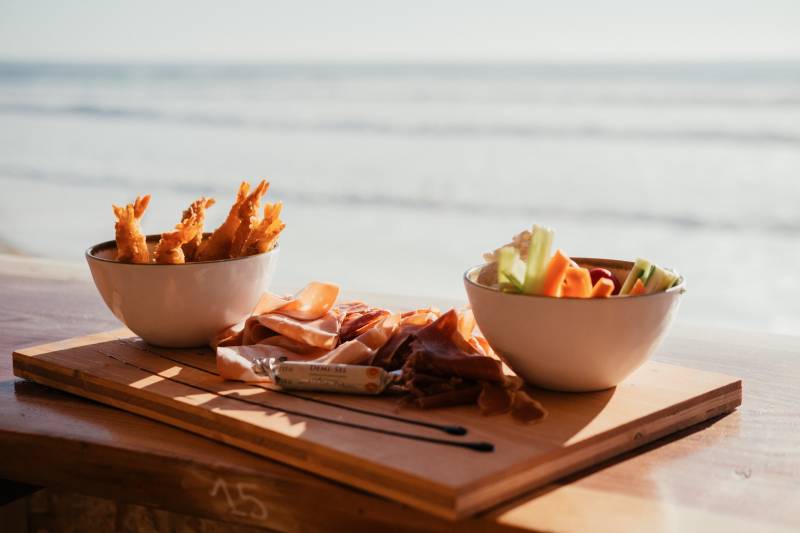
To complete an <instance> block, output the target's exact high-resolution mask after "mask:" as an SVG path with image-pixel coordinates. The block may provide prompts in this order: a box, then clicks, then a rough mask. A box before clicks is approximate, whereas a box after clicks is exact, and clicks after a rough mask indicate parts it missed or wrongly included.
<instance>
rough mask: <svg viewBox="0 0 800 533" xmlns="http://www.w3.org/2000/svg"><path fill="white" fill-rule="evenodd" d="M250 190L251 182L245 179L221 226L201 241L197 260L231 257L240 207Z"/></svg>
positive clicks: (196, 256) (196, 255)
mask: <svg viewBox="0 0 800 533" xmlns="http://www.w3.org/2000/svg"><path fill="white" fill-rule="evenodd" d="M249 191H250V184H248V183H247V182H246V181H243V182H242V183H241V185H239V191H238V192H237V193H236V201H235V202H234V203H233V206H231V210H230V211H229V212H228V217H227V218H226V219H225V222H223V223H222V225H221V226H220V227H218V228H217V229H215V230H214V233H212V234H211V236H209V237H208V239H206V240H204V241H202V242H201V243H200V247H199V248H198V250H197V254H195V261H213V260H215V259H227V258H228V257H230V251H231V243H232V242H233V237H234V235H235V234H236V230H237V228H238V227H239V223H240V222H239V208H240V207H241V206H242V204H243V203H244V201H245V200H246V199H247V193H248V192H249Z"/></svg>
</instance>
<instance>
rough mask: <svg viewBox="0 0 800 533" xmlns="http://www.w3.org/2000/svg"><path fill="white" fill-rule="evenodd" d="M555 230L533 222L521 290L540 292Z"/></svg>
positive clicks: (531, 292) (530, 292)
mask: <svg viewBox="0 0 800 533" xmlns="http://www.w3.org/2000/svg"><path fill="white" fill-rule="evenodd" d="M554 234H555V232H554V231H553V230H552V229H550V228H545V227H544V226H540V225H538V224H534V226H533V232H532V233H531V244H530V247H529V248H528V265H527V268H526V270H525V283H524V285H523V292H525V293H527V294H541V292H542V285H543V284H544V274H545V270H546V269H547V262H548V261H549V260H550V248H551V247H552V246H553V236H554Z"/></svg>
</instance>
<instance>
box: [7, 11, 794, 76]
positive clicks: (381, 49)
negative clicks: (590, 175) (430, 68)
mask: <svg viewBox="0 0 800 533" xmlns="http://www.w3.org/2000/svg"><path fill="white" fill-rule="evenodd" d="M0 59H6V60H71V61H93V60H100V61H114V60H132V61H183V60H185V61H206V60H207V61H225V60H245V61H298V60H300V61H359V60H367V61H370V60H400V61H426V60H427V61H441V60H444V61H447V60H454V61H484V60H489V61H620V60H634V61H664V60H666V61H685V60H697V61H707V60H711V61H717V60H723V61H740V60H745V61H749V60H763V59H770V60H797V59H800V0H747V1H741V0H669V1H664V0H658V1H655V0H650V1H647V0H602V1H599V0H585V1H580V2H579V1H575V0H561V1H553V0H549V1H540V0H527V1H505V0H495V1H485V0H481V1H474V0H460V1H453V0H439V1H436V0H427V1H420V0H402V1H400V0H398V1H394V2H388V1H383V0H336V1H309V0H295V1H267V0H261V1H207V0H193V1H186V0H172V1H159V2H156V1H152V0H140V1H130V2H121V1H113V0H81V1H79V2H68V1H63V0H58V1H45V0H23V1H19V0H0Z"/></svg>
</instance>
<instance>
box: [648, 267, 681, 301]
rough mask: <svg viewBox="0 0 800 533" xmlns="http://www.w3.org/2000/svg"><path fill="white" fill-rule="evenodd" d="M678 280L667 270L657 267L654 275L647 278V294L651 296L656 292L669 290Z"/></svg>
mask: <svg viewBox="0 0 800 533" xmlns="http://www.w3.org/2000/svg"><path fill="white" fill-rule="evenodd" d="M677 279H678V276H676V275H675V274H673V273H672V272H670V271H669V270H665V269H663V268H661V267H660V266H656V267H655V270H654V271H653V273H652V274H651V275H650V277H649V278H647V283H646V284H645V287H644V289H645V290H644V292H645V294H651V293H654V292H661V291H665V290H667V289H669V288H670V287H672V285H673V284H674V283H675V281H676V280H677Z"/></svg>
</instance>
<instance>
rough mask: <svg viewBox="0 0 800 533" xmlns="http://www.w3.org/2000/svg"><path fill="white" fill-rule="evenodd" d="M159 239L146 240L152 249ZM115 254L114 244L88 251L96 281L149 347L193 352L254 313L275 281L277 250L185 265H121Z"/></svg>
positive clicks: (105, 297) (109, 302)
mask: <svg viewBox="0 0 800 533" xmlns="http://www.w3.org/2000/svg"><path fill="white" fill-rule="evenodd" d="M158 238H159V236H158V235H150V236H148V237H147V241H148V245H149V246H150V247H151V250H152V247H153V246H154V245H155V243H156V242H157V241H158ZM115 256H116V243H115V242H114V241H109V242H104V243H101V244H98V245H96V246H92V247H91V248H89V249H88V250H86V261H87V262H88V263H89V270H91V272H92V278H94V283H95V285H97V290H99V291H100V295H101V296H102V297H103V300H104V301H105V302H106V305H108V308H109V309H111V312H112V313H114V316H116V317H117V318H118V319H120V320H121V321H122V323H123V324H125V325H126V326H127V327H128V328H129V329H130V330H131V331H133V332H134V333H136V334H137V335H139V336H140V337H142V339H144V340H145V341H147V342H148V343H150V344H154V345H158V346H166V347H170V348H194V347H198V346H205V345H207V344H208V342H209V340H210V339H211V338H213V336H214V335H216V334H217V333H218V332H219V331H221V330H222V329H224V328H226V327H227V326H230V325H231V324H235V323H237V322H239V321H240V320H242V319H244V318H246V317H247V316H248V315H249V314H250V312H251V311H252V310H253V308H254V307H255V305H256V303H257V302H258V299H259V297H260V296H261V294H262V293H263V292H264V291H266V290H267V289H268V288H269V285H270V282H271V281H272V277H273V274H274V272H275V267H276V265H277V259H278V248H275V249H274V250H272V251H270V252H268V253H265V254H258V255H251V256H247V257H240V258H236V259H224V260H220V261H203V262H197V263H186V264H182V265H158V264H129V263H120V262H118V261H115V260H114V257H115Z"/></svg>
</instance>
